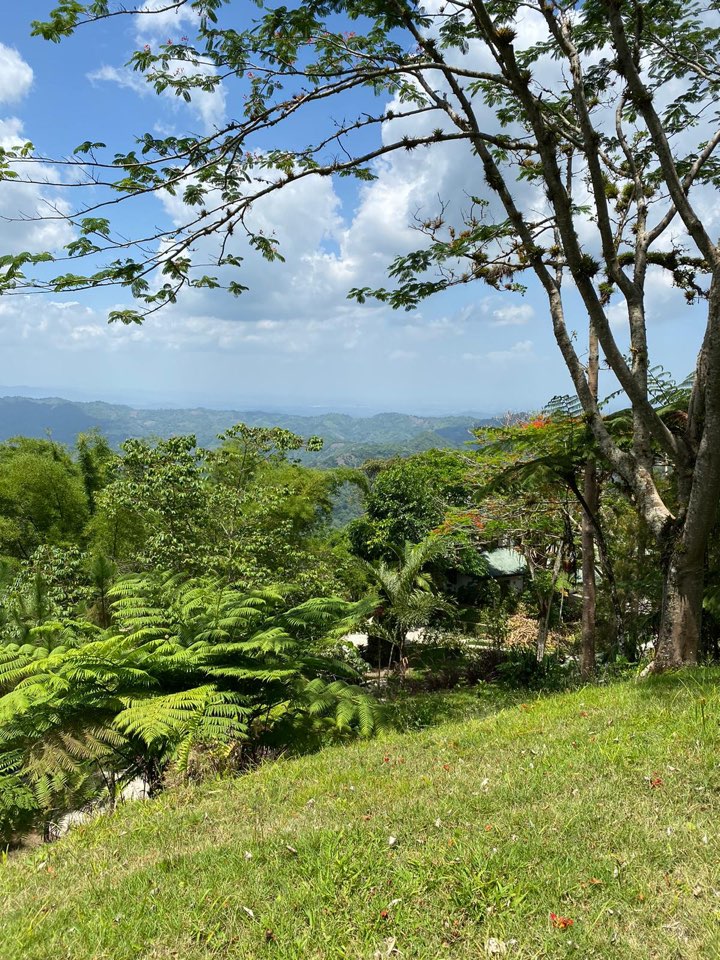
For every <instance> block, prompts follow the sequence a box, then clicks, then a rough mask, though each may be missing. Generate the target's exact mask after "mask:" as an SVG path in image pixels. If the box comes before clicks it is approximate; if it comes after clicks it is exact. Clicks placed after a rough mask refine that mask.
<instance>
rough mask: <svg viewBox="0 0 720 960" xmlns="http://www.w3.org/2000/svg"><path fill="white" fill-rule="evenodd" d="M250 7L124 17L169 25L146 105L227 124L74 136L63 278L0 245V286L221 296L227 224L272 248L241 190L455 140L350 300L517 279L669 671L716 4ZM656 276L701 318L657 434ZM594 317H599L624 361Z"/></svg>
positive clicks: (714, 472) (47, 33) (690, 496)
mask: <svg viewBox="0 0 720 960" xmlns="http://www.w3.org/2000/svg"><path fill="white" fill-rule="evenodd" d="M239 6H241V7H242V10H240V11H239ZM183 8H184V9H183ZM258 8H259V9H258V12H257V13H256V14H255V19H254V21H253V22H252V23H250V22H249V21H246V22H245V23H243V17H246V16H248V12H247V8H246V6H245V5H238V4H230V3H229V2H227V0H167V2H166V3H163V2H159V3H158V2H154V3H150V4H143V5H142V12H143V13H144V14H145V15H147V16H152V15H153V12H155V13H157V12H158V11H164V12H166V13H167V12H168V11H173V10H176V11H180V10H183V13H186V12H188V11H191V12H192V14H193V16H194V20H193V24H194V26H193V27H192V28H191V29H189V31H188V32H189V33H191V34H192V36H190V37H184V38H182V39H181V40H173V39H171V40H170V41H169V42H168V43H167V44H165V45H163V46H161V47H159V48H158V49H151V48H148V47H145V48H143V49H139V50H138V51H137V52H136V53H135V54H134V55H133V57H132V66H133V67H134V68H135V69H136V70H138V71H140V72H141V73H143V74H144V75H145V77H146V78H147V80H148V82H149V83H150V84H151V85H154V87H155V89H156V90H157V91H158V93H165V94H167V93H168V92H174V93H176V94H177V95H178V96H180V97H183V98H184V99H186V100H190V99H192V98H193V96H194V95H195V94H196V93H197V92H199V91H202V92H204V93H207V92H212V91H216V90H218V89H219V88H221V87H222V86H224V85H228V84H235V85H239V86H241V87H242V88H243V90H244V99H243V101H242V102H243V109H242V111H241V112H239V113H238V114H237V115H236V116H234V117H232V119H231V120H229V121H228V122H227V123H225V124H224V125H223V126H222V127H221V128H218V129H217V130H215V131H213V132H211V133H210V134H208V135H205V136H184V137H175V136H171V137H157V136H155V135H153V134H151V133H146V134H144V135H143V136H141V137H140V139H139V140H138V143H137V145H136V146H135V147H134V148H133V149H131V150H129V151H127V152H119V153H116V154H115V155H114V156H111V157H108V158H107V159H105V153H104V152H103V145H102V144H98V143H95V142H93V140H88V141H87V142H85V143H84V144H82V145H80V147H79V148H78V150H77V151H76V156H75V157H72V158H70V159H67V158H65V159H64V160H63V161H62V163H63V164H64V166H65V168H66V169H65V175H63V176H60V175H58V178H57V180H58V185H59V186H58V189H60V188H61V186H62V184H67V183H68V180H69V177H68V176H67V173H68V171H67V167H68V166H69V167H70V168H71V172H72V173H74V175H75V177H74V182H73V191H74V193H73V196H74V197H75V198H77V195H78V193H82V185H83V184H84V185H85V186H86V187H87V188H88V196H87V198H86V200H85V202H76V206H75V207H74V209H70V210H69V212H68V211H67V210H65V209H64V208H61V207H58V209H57V210H56V211H55V212H54V213H53V216H58V217H61V218H65V219H67V220H69V221H70V222H71V223H72V224H73V226H74V228H75V235H74V239H73V240H72V241H71V242H70V243H69V245H68V247H67V249H66V251H65V255H66V256H67V257H68V258H69V259H70V260H71V261H72V270H71V271H70V272H64V273H56V272H55V273H53V271H52V267H49V266H48V264H47V263H44V262H42V263H41V264H38V261H46V260H51V259H52V257H51V255H50V254H49V253H48V254H45V255H30V254H27V253H23V254H19V255H17V254H15V255H8V256H6V257H4V258H2V260H0V270H1V271H2V276H1V278H0V290H1V291H2V292H5V293H8V292H18V291H22V290H23V289H26V288H27V287H28V286H33V287H35V288H38V287H39V288H43V287H44V288H45V289H48V290H51V291H53V292H58V291H63V290H73V291H74V290H78V289H82V288H86V287H99V286H100V287H102V286H108V285H121V286H124V287H127V288H128V290H129V292H130V293H131V294H132V295H133V296H134V297H135V299H136V301H137V304H136V306H133V307H128V308H123V309H119V310H116V311H114V312H113V314H112V315H111V319H116V320H120V321H124V322H127V323H130V322H140V321H141V320H142V317H143V315H144V314H147V313H148V312H151V311H153V310H156V309H159V308H161V307H162V306H163V305H165V304H166V303H168V302H174V301H175V299H176V298H177V296H178V295H179V294H180V292H181V291H182V289H183V288H184V287H192V286H205V287H208V286H210V287H212V286H220V285H223V286H225V287H227V288H228V289H229V290H230V292H231V293H234V294H239V293H241V292H242V291H243V289H244V285H243V283H242V272H239V273H238V278H237V279H234V278H233V279H228V278H227V277H228V272H229V271H230V269H231V268H234V267H241V257H240V256H239V254H238V252H237V247H236V246H235V245H234V238H235V237H236V236H237V235H238V234H239V235H241V236H245V237H246V239H247V240H248V241H249V243H250V245H251V246H253V247H255V248H256V249H257V250H258V251H259V252H260V253H261V254H262V255H264V256H266V257H268V258H271V259H272V258H276V257H278V256H280V255H281V251H279V250H278V249H277V246H276V243H275V241H274V239H273V238H272V237H269V236H267V235H266V234H263V233H262V232H260V231H259V230H257V229H255V228H253V226H252V219H251V218H250V217H249V216H248V214H249V212H250V210H251V209H252V208H253V207H254V206H255V205H256V204H258V203H260V202H261V201H262V199H263V197H265V196H268V195H269V194H272V193H274V192H276V191H278V190H282V189H283V188H285V187H286V186H287V185H289V184H298V183H300V182H301V181H303V180H306V179H308V178H313V177H318V176H355V177H358V178H360V179H366V180H367V179H371V178H372V177H373V176H374V172H373V171H374V161H376V160H377V159H378V158H380V157H383V156H384V155H388V154H391V153H392V152H394V151H403V150H414V149H418V148H423V149H428V150H433V149H436V148H439V149H443V145H445V144H448V143H449V142H460V143H462V144H465V145H466V148H467V153H468V162H469V163H474V164H475V165H476V169H477V176H476V183H477V187H476V189H475V190H473V195H472V197H470V198H469V199H468V209H467V210H466V211H465V213H462V212H459V211H457V210H456V211H455V213H453V210H454V209H455V208H446V207H444V206H443V207H441V209H440V210H439V211H438V210H437V209H434V208H433V206H434V205H436V198H435V197H434V196H433V197H428V209H427V211H425V212H423V213H421V214H420V218H419V226H420V227H421V229H422V230H423V231H424V233H425V235H426V236H425V237H424V242H423V244H422V246H421V247H420V249H418V250H416V251H410V252H407V253H406V254H404V255H403V256H401V257H399V258H398V259H397V260H396V261H395V262H394V263H393V264H392V266H391V269H390V275H391V285H390V288H389V289H380V290H372V289H369V288H361V289H356V290H354V291H353V294H354V296H355V297H356V298H357V299H359V300H361V301H362V300H364V299H365V298H367V297H368V296H374V297H376V298H379V299H380V300H383V301H386V302H389V303H391V304H392V305H393V306H398V307H414V306H415V305H416V304H417V303H418V302H419V301H420V300H421V299H422V298H423V297H426V296H429V295H431V294H433V293H435V292H437V291H439V290H443V289H445V288H447V287H449V286H452V285H455V284H464V283H469V282H472V281H474V280H481V281H485V282H486V283H488V284H490V285H491V286H493V287H495V288H497V289H500V290H507V291H521V290H523V289H524V288H525V287H526V286H527V285H528V284H530V283H534V284H536V285H539V287H540V288H541V289H542V291H544V294H545V296H546V299H547V308H548V316H549V322H550V323H551V324H552V329H553V331H554V335H555V339H556V340H557V344H558V347H559V349H560V351H561V353H562V356H563V359H564V361H565V364H566V366H567V369H568V371H569V373H570V376H571V378H572V382H573V384H574V388H575V390H576V392H577V395H578V397H579V399H580V402H581V404H582V409H583V414H584V416H585V418H586V420H587V422H588V424H589V426H590V428H591V430H592V432H593V434H594V436H595V438H596V441H597V445H598V449H599V453H600V455H601V456H602V457H603V458H604V459H605V460H606V461H607V463H608V464H609V465H610V466H611V468H612V470H613V471H614V472H615V473H616V474H617V475H618V476H619V477H621V478H622V479H623V481H624V483H625V484H626V486H627V489H628V491H629V495H630V496H631V497H632V499H633V501H634V503H635V504H636V507H637V510H638V511H639V514H640V515H641V516H642V518H643V519H644V521H645V523H646V524H647V527H648V529H649V530H650V531H651V532H652V534H653V535H654V537H655V538H656V540H657V542H658V543H659V544H660V545H661V547H662V555H663V557H664V576H665V588H664V604H663V615H662V626H661V630H660V638H659V647H658V651H657V657H656V660H655V666H656V668H658V669H659V668H663V667H667V666H672V665H680V664H684V663H692V662H694V661H695V660H696V657H697V649H698V637H699V628H700V617H701V600H702V590H703V558H704V554H705V547H706V541H707V536H708V530H709V528H710V525H711V522H712V520H713V518H714V516H715V510H716V504H717V499H718V494H719V493H720V247H719V246H718V244H717V243H716V241H715V238H714V236H713V233H712V227H711V226H710V223H709V220H708V218H707V217H706V216H705V215H704V211H705V203H704V198H705V197H706V196H707V190H708V188H709V187H712V186H714V185H715V184H716V182H717V179H718V175H719V174H720V169H719V167H718V159H717V148H718V145H719V144H720V129H719V128H718V109H717V103H718V97H717V93H718V87H719V86H720V68H719V66H718V53H719V51H720V32H719V31H718V12H719V11H718V3H717V2H716V0H682V2H678V0H645V2H641V0H581V2H577V0H444V2H442V3H441V2H435V0H428V2H427V3H426V4H424V5H421V4H420V3H418V2H416V0H290V2H289V3H287V4H286V5H282V6H277V7H275V8H273V7H271V6H270V5H267V6H266V5H265V3H263V2H262V0H259V2H258ZM127 12H136V11H132V10H128V9H126V8H121V7H116V6H114V5H113V4H111V3H109V2H107V0H94V2H90V3H81V2H77V0H61V2H60V3H58V4H57V5H56V7H55V9H54V10H53V12H52V13H51V15H50V19H49V20H48V21H47V22H46V23H37V24H35V26H34V29H35V32H36V33H38V34H41V35H42V36H44V37H46V38H48V39H51V40H59V39H61V38H62V37H63V36H67V35H69V34H71V33H72V32H73V31H74V30H76V29H77V28H78V27H79V26H80V25H81V24H84V23H88V22H91V21H97V20H101V19H105V18H112V17H115V15H116V14H118V13H127ZM118 19H121V18H117V17H116V19H115V22H117V20H118ZM347 28H351V29H347ZM363 93H365V94H366V96H363V95H362V94H363ZM303 117H308V118H311V119H312V123H311V124H309V125H308V127H307V128H306V129H308V130H312V129H318V126H319V125H323V124H324V128H323V129H322V130H321V131H320V132H319V133H318V135H317V137H316V138H315V139H314V140H313V141H312V142H310V143H308V144H307V145H305V146H302V147H291V146H289V144H290V143H292V142H293V141H294V140H295V139H296V138H297V131H298V123H297V121H298V120H302V118H303ZM418 120H422V121H423V122H422V123H420V122H418V123H417V125H416V126H411V125H410V124H411V123H415V122H416V121H418ZM287 128H289V129H290V130H292V138H291V137H290V136H285V135H284V132H283V131H284V130H285V129H287ZM413 130H414V131H415V132H412V131H413ZM409 131H410V132H409ZM268 144H273V146H268ZM47 162H48V158H47V157H42V156H39V155H37V154H36V153H35V151H34V148H33V147H32V146H31V145H25V146H20V147H18V149H17V150H14V151H4V152H3V155H2V157H0V176H2V177H3V178H5V179H8V180H11V181H13V182H18V181H20V182H22V181H28V180H30V181H32V182H42V183H47V181H48V177H47ZM38 164H41V165H42V166H38ZM36 170H41V171H42V173H34V171H36ZM103 190H105V191H106V193H103ZM164 193H172V194H174V195H175V196H177V197H178V198H181V199H182V201H183V202H184V205H185V210H186V212H187V216H186V220H185V223H184V224H182V225H181V226H178V225H177V223H173V224H171V225H170V226H169V227H168V228H167V229H162V228H161V229H160V230H157V231H153V230H151V231H149V233H147V232H144V231H142V230H141V231H139V232H138V234H137V235H136V236H135V237H131V238H128V237H127V234H126V232H122V233H121V232H119V231H117V230H116V228H115V227H114V225H113V222H112V219H111V216H112V212H113V211H115V210H116V209H117V205H118V201H120V202H124V203H126V204H129V205H133V204H138V203H140V204H141V203H142V202H143V198H144V197H147V196H148V195H152V194H164ZM127 222H128V221H127V220H125V221H124V224H126V223H127ZM138 222H142V219H139V220H138ZM213 236H214V237H215V238H216V239H217V241H218V244H217V250H216V258H215V261H216V263H217V265H218V267H219V269H218V271H217V274H216V273H215V272H214V271H213V272H211V273H205V272H203V270H204V269H205V268H200V266H199V265H198V266H195V265H194V259H197V258H194V255H193V251H194V248H195V247H196V245H197V244H198V243H199V242H201V241H202V242H203V244H206V242H207V239H208V237H213ZM55 258H56V259H58V260H59V259H61V258H59V257H57V254H55ZM202 260H203V263H207V253H206V250H204V251H203V257H202ZM62 269H64V268H62ZM661 272H664V273H666V274H667V275H668V276H669V277H671V278H672V282H673V283H674V284H675V285H677V286H679V287H681V288H682V289H683V290H684V291H685V293H686V296H687V300H688V304H689V306H692V305H693V304H695V307H694V309H695V314H694V315H697V314H698V313H699V312H700V309H701V308H702V310H703V311H704V318H705V329H704V334H703V336H702V337H701V342H700V343H699V350H698V356H697V365H696V370H695V378H694V385H693V389H692V392H691V396H690V399H689V402H688V404H687V407H686V409H685V410H684V411H683V412H682V414H681V415H679V416H678V417H677V418H675V420H674V421H673V422H672V424H668V423H666V422H664V421H663V419H662V418H661V417H660V416H659V415H658V413H657V411H656V410H655V409H654V408H653V405H652V403H651V399H650V396H649V392H648V368H649V364H650V358H649V352H648V332H647V295H648V288H649V285H651V284H653V283H655V282H656V280H655V277H656V275H657V274H658V273H661ZM698 304H699V306H698ZM611 310H612V314H611V313H610V311H611ZM579 313H581V314H582V316H583V318H584V319H583V322H582V324H581V325H580V326H581V328H584V327H585V325H586V322H587V323H588V324H589V328H590V331H591V339H592V338H593V337H595V336H597V339H598V341H599V346H600V351H601V353H602V356H603V358H604V361H605V363H606V364H607V366H608V367H609V369H610V370H611V371H612V373H613V374H614V376H615V377H616V378H617V380H618V381H619V384H620V386H621V388H622V390H623V391H624V393H625V394H626V396H627V399H628V402H629V404H630V407H631V410H632V439H631V442H630V444H629V445H626V444H619V443H618V442H616V440H615V439H614V438H613V436H612V435H611V433H610V432H609V431H608V428H607V425H606V423H605V422H604V420H603V418H602V416H601V413H600V410H599V408H598V402H597V399H596V393H595V390H594V384H593V375H592V374H591V375H590V376H589V374H588V365H587V363H586V361H585V354H584V347H583V345H582V343H581V342H580V341H579V340H578V339H577V338H576V336H575V335H574V333H573V328H574V327H575V325H576V318H577V316H578V314H579ZM611 316H612V318H613V319H614V320H615V321H617V319H618V318H619V317H622V318H623V319H624V325H625V335H626V336H627V337H628V339H629V354H628V355H626V352H625V350H624V348H623V345H622V341H619V340H618V336H617V333H616V331H617V329H618V327H617V324H616V323H615V324H613V325H611V322H610V319H611ZM658 457H661V458H663V460H664V461H665V462H667V463H669V464H670V465H671V468H672V470H673V472H674V475H675V477H676V479H677V496H676V497H675V499H674V500H673V501H672V502H670V501H669V500H668V499H667V497H664V496H663V495H662V492H661V488H660V487H659V485H658V483H657V478H656V472H655V464H656V460H657V458H658Z"/></svg>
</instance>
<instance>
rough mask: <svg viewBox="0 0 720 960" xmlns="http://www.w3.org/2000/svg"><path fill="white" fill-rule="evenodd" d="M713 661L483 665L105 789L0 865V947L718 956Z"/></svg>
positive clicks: (323, 954) (76, 952) (75, 957)
mask: <svg viewBox="0 0 720 960" xmlns="http://www.w3.org/2000/svg"><path fill="white" fill-rule="evenodd" d="M719 680H720V672H718V671H698V672H696V673H694V674H692V675H690V676H686V677H684V678H683V679H681V678H680V677H663V678H658V679H655V680H652V681H650V682H648V683H646V684H642V685H637V684H634V683H631V682H621V683H616V684H613V685H610V686H608V687H593V688H585V689H582V690H578V691H575V692H572V693H566V694H559V695H554V696H546V697H538V698H536V699H533V700H531V701H530V700H529V701H527V702H525V703H514V704H513V703H512V702H511V701H510V705H508V703H509V701H508V700H507V695H504V694H500V697H501V699H500V706H501V707H503V708H504V709H500V710H498V711H496V712H492V710H493V707H492V703H493V698H492V695H491V693H488V691H487V688H485V689H484V690H483V691H482V693H481V694H480V695H479V696H478V697H476V698H475V701H474V702H473V696H474V695H473V694H468V693H464V694H460V695H459V697H458V698H456V700H455V701H453V698H452V697H451V698H447V697H445V698H440V700H438V701H437V702H438V703H440V704H441V705H442V704H444V706H441V709H440V714H442V713H443V712H445V713H448V712H449V714H450V715H452V713H453V707H452V703H453V702H455V703H459V702H460V701H461V700H463V698H464V701H463V702H464V708H465V710H472V709H475V710H476V711H477V712H479V713H485V717H484V719H483V718H480V719H474V720H467V721H464V722H461V723H448V724H444V725H441V726H437V727H433V728H429V729H425V730H421V731H419V732H414V733H408V734H404V735H400V734H394V735H392V736H389V737H387V738H385V739H383V740H381V741H374V742H371V743H356V744H351V745H349V746H344V747H337V748H331V749H328V750H325V751H323V752H322V753H320V754H317V755H315V756H312V757H306V758H302V759H295V760H287V761H280V762H277V763H274V764H268V765H267V766H266V767H264V768H262V769H260V770H258V771H256V772H254V773H253V774H251V775H249V776H246V777H243V778H240V779H237V780H234V781H227V782H214V783H208V784H205V785H204V786H201V787H198V788H193V789H190V788H188V789H183V790H178V791H174V792H172V793H168V794H166V795H164V796H163V797H161V798H159V799H158V800H156V801H152V802H148V803H140V804H133V805H127V806H126V807H125V808H124V809H121V810H120V811H119V812H117V813H116V814H114V815H112V816H103V817H100V818H98V819H97V820H95V821H94V822H92V823H90V824H87V825H85V826H83V827H80V828H78V829H76V830H75V831H74V832H73V833H72V834H71V835H69V836H68V837H67V838H66V839H65V840H63V841H61V842H59V843H57V844H55V845H53V846H51V847H44V848H41V849H39V850H37V851H34V852H33V853H31V854H25V855H23V856H20V857H17V858H10V859H9V860H7V861H6V862H5V863H4V864H3V865H0V902H2V903H3V905H4V907H3V910H2V913H1V914H0V956H2V958H3V960H19V958H23V960H40V958H48V960H50V958H52V960H89V958H93V960H138V958H146V960H150V958H153V960H159V958H177V960H199V958H203V960H206V958H218V960H220V958H223V960H225V958H247V960H250V958H253V960H255V958H266V957H267V958H274V960H291V958H292V960H295V958H297V960H300V958H303V960H313V958H318V960H320V958H322V960H335V958H337V960H375V958H384V957H397V958H402V960H410V958H416V960H454V958H467V960H469V958H482V957H485V956H502V955H505V956H508V957H516V958H523V960H528V958H552V960H555V958H563V957H577V958H583V960H588V958H602V960H608V958H609V960H625V958H638V960H640V958H642V960H674V958H677V960H680V958H682V960H692V958H701V957H702V958H714V957H720V875H719V873H720V867H719V866H718V865H719V864H720V828H719V821H718V807H719V804H718V795H719V791H720V761H719V754H718V746H719V745H720V726H719V722H718V721H719V718H720V686H719V685H718V681H719ZM408 709H409V708H408ZM410 714H412V711H410ZM419 714H420V723H422V718H423V717H424V718H425V719H426V720H427V719H429V718H430V717H431V715H432V710H431V708H430V706H428V704H427V703H426V704H425V706H424V707H423V708H422V709H420V711H419ZM415 722H416V721H414V720H412V716H411V719H410V723H409V725H410V726H412V725H413V723H415ZM551 914H555V915H556V918H565V919H567V920H572V924H567V925H565V924H564V923H562V922H561V921H560V920H559V919H556V924H555V925H553V923H552V921H551ZM558 924H559V925H558ZM563 927H564V928H563ZM503 951H505V953H503Z"/></svg>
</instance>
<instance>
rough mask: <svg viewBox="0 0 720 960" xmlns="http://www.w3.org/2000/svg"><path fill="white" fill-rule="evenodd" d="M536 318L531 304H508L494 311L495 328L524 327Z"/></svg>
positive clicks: (493, 322) (493, 323)
mask: <svg viewBox="0 0 720 960" xmlns="http://www.w3.org/2000/svg"><path fill="white" fill-rule="evenodd" d="M534 316H535V310H534V309H533V307H532V306H531V305H530V304H529V303H521V304H517V305H516V304H507V305H505V306H502V307H498V308H497V309H495V310H493V311H492V325H493V326H494V327H522V326H524V325H525V324H526V323H529V322H530V321H531V320H532V318H533V317H534Z"/></svg>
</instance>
